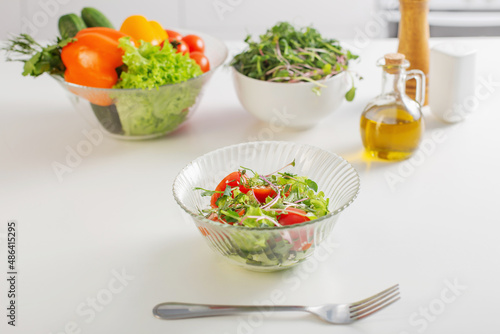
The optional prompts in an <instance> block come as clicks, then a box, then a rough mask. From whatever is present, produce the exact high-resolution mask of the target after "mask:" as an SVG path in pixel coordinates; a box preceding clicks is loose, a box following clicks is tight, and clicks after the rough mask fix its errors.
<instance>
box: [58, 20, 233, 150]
mask: <svg viewBox="0 0 500 334" xmlns="http://www.w3.org/2000/svg"><path fill="white" fill-rule="evenodd" d="M177 31H179V33H181V34H182V35H187V34H196V35H198V36H200V37H201V38H203V40H204V41H205V55H206V56H207V57H208V60H209V62H210V71H208V72H206V73H203V74H202V75H200V76H198V77H196V78H192V79H190V80H187V81H185V82H181V83H177V84H171V85H164V86H161V87H159V88H158V89H105V88H93V87H86V86H80V85H76V84H72V83H68V82H66V81H64V79H62V78H61V77H56V76H53V78H54V79H56V80H57V82H58V83H59V84H60V85H61V86H62V87H63V88H64V89H65V90H66V92H67V93H68V97H69V99H70V101H71V103H72V104H73V106H74V107H75V109H76V110H77V111H78V112H79V113H80V115H82V116H83V117H84V118H85V119H86V120H87V121H88V122H89V123H90V124H91V125H93V126H94V127H96V128H98V129H100V130H101V131H102V132H103V133H105V134H107V135H108V136H111V137H114V138H118V139H139V140H140V139H151V138H156V137H161V136H164V135H166V134H168V133H170V132H172V131H174V130H176V129H177V128H178V127H179V126H180V125H181V124H182V123H184V122H185V121H186V120H187V119H188V118H189V117H190V116H191V114H192V113H193V112H194V110H195V109H196V107H197V106H198V104H199V102H200V99H201V96H202V93H203V90H204V87H205V86H206V83H207V82H208V81H209V80H210V78H211V77H212V75H213V73H214V72H215V71H216V70H217V69H218V68H219V67H220V66H221V65H222V64H223V63H224V61H225V60H226V58H227V55H228V49H227V47H226V45H225V44H224V43H223V42H222V41H220V40H218V39H216V38H214V37H212V36H210V35H207V34H204V33H200V32H196V31H190V30H183V29H178V30H177Z"/></svg>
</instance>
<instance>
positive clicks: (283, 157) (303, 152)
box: [173, 142, 360, 272]
mask: <svg viewBox="0 0 500 334" xmlns="http://www.w3.org/2000/svg"><path fill="white" fill-rule="evenodd" d="M293 160H295V167H291V166H290V167H287V169H285V170H284V171H289V172H292V173H294V174H298V175H301V176H307V177H308V178H310V179H312V180H314V181H315V182H316V183H317V184H318V188H319V190H320V191H323V192H324V193H325V197H327V198H330V203H329V209H330V211H331V213H330V214H328V215H326V216H324V217H321V218H319V219H315V220H311V221H308V222H305V223H302V224H296V225H289V226H283V227H267V228H248V227H244V226H237V225H229V224H223V223H219V222H215V221H212V220H209V219H206V218H204V217H202V216H200V214H199V210H201V209H204V208H208V207H209V206H210V197H202V196H201V192H200V191H196V190H194V188H195V187H202V188H205V189H215V187H216V186H217V184H218V183H219V182H220V180H222V179H223V178H224V177H225V176H227V175H228V174H229V173H231V172H233V171H236V170H238V169H239V168H240V166H244V167H247V168H251V169H252V170H254V171H257V172H260V173H263V174H266V173H272V172H274V171H276V170H278V169H279V168H281V167H283V166H285V165H287V164H288V163H290V162H292V161H293ZM359 186H360V182H359V176H358V173H357V172H356V170H355V169H354V168H353V167H352V166H351V165H350V164H349V163H348V162H347V161H345V160H344V159H342V158H341V157H339V156H338V155H336V154H333V153H330V152H328V151H325V150H322V149H320V148H317V147H313V146H309V145H302V144H297V143H292V142H251V143H243V144H238V145H233V146H228V147H224V148H221V149H218V150H216V151H213V152H210V153H207V154H205V155H203V156H201V157H199V158H197V159H196V160H194V161H192V162H191V163H189V164H188V165H187V166H186V167H185V168H184V169H183V170H182V171H181V172H180V173H179V175H178V176H177V177H176V179H175V181H174V184H173V193H174V198H175V200H176V201H177V203H178V204H179V205H180V207H181V208H182V211H183V214H185V215H187V218H188V220H192V221H193V222H194V223H195V225H196V226H197V227H198V229H199V231H200V233H201V235H202V236H203V238H204V239H205V240H206V241H207V242H208V244H209V245H210V247H211V248H212V249H213V250H214V251H215V252H216V253H218V254H220V255H222V256H223V257H224V258H226V259H227V260H229V261H230V262H231V263H233V264H236V265H239V266H241V267H244V268H246V269H250V270H254V271H263V272H268V271H277V270H282V269H287V268H290V267H293V266H295V265H297V264H298V263H300V262H302V261H305V260H307V258H309V257H310V256H311V255H313V253H314V251H315V250H316V248H317V247H318V245H320V244H321V243H322V242H323V241H324V240H325V238H326V237H327V236H328V235H329V234H330V233H331V232H332V229H333V227H334V226H335V223H336V222H337V219H338V218H339V215H340V213H341V212H342V211H343V210H345V209H346V208H347V207H348V206H349V205H350V204H351V203H352V202H353V201H354V199H355V198H356V196H357V194H358V192H359Z"/></svg>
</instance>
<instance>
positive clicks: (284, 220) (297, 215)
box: [278, 208, 312, 251]
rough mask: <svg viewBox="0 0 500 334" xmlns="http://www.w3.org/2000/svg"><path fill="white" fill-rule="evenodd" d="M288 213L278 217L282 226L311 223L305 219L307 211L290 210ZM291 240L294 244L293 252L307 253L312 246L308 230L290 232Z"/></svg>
mask: <svg viewBox="0 0 500 334" xmlns="http://www.w3.org/2000/svg"><path fill="white" fill-rule="evenodd" d="M286 211H287V213H283V214H281V215H280V216H279V217H278V222H279V223H280V224H281V225H284V226H286V225H294V224H300V223H304V222H307V221H309V220H310V219H309V218H308V217H305V216H304V215H305V214H306V212H305V211H303V210H300V209H293V208H288V209H286ZM290 238H291V239H292V240H291V241H292V243H293V250H296V251H305V250H307V249H308V248H309V247H311V246H312V237H311V238H308V237H307V230H306V229H304V228H302V229H301V230H300V231H290Z"/></svg>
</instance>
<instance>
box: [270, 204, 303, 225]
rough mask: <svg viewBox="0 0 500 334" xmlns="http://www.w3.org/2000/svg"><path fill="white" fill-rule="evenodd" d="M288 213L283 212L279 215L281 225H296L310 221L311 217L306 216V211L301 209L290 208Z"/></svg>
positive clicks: (287, 210)
mask: <svg viewBox="0 0 500 334" xmlns="http://www.w3.org/2000/svg"><path fill="white" fill-rule="evenodd" d="M286 212H287V213H282V214H280V215H279V217H278V222H279V223H280V224H281V225H294V224H300V223H303V222H307V221H309V220H310V219H309V217H306V216H305V215H306V212H305V211H303V210H300V209H294V208H288V209H286Z"/></svg>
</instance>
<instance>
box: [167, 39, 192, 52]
mask: <svg viewBox="0 0 500 334" xmlns="http://www.w3.org/2000/svg"><path fill="white" fill-rule="evenodd" d="M170 43H171V44H172V46H173V47H174V49H176V50H177V53H182V54H183V55H185V54H186V53H187V52H189V47H188V46H187V44H186V43H185V42H184V41H177V40H175V41H171V42H170Z"/></svg>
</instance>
